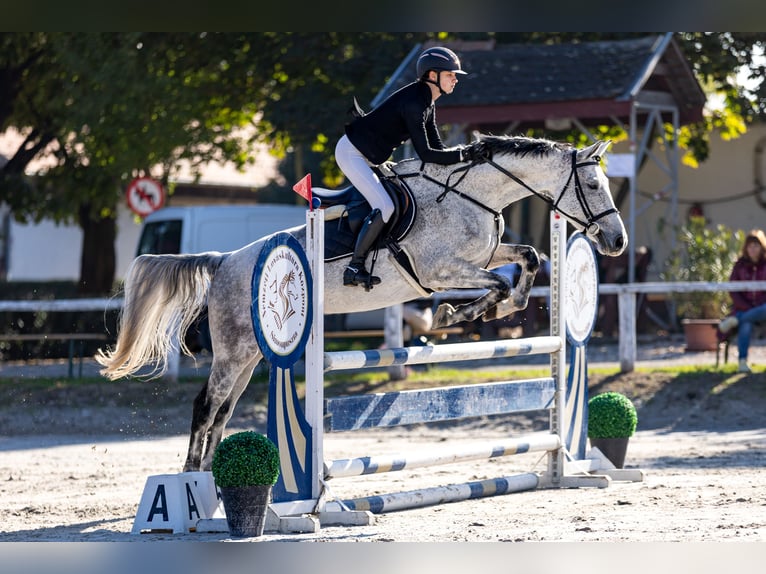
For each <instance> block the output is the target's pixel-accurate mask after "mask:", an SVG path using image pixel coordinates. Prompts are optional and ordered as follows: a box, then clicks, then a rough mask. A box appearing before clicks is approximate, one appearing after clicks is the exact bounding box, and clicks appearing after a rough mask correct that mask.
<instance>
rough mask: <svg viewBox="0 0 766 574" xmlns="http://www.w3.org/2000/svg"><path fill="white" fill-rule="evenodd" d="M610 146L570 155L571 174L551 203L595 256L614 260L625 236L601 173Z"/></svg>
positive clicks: (603, 144) (625, 243)
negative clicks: (592, 246)
mask: <svg viewBox="0 0 766 574" xmlns="http://www.w3.org/2000/svg"><path fill="white" fill-rule="evenodd" d="M610 144H611V142H609V141H606V142H603V141H600V142H596V143H594V144H593V145H590V146H588V147H586V148H584V149H581V150H577V151H576V152H574V151H573V152H571V160H570V161H571V166H570V167H571V173H570V175H569V177H568V179H567V183H566V185H565V186H564V187H563V188H562V189H561V191H560V193H559V195H558V197H554V198H553V200H554V207H555V208H556V209H557V211H558V212H559V213H561V215H563V216H564V217H565V218H567V219H568V220H569V221H570V222H571V223H572V224H573V225H575V226H576V227H577V228H578V229H580V230H581V231H582V232H583V233H585V235H586V236H587V237H588V239H590V240H591V241H592V242H593V243H594V244H595V245H596V249H597V250H598V251H599V253H601V254H603V255H609V256H612V257H614V256H617V255H620V254H621V253H622V252H623V251H625V248H626V247H627V246H628V234H627V231H626V230H625V225H624V223H623V221H622V218H621V217H620V213H619V211H617V208H616V207H615V205H614V199H613V198H612V193H611V191H610V189H609V179H608V178H607V177H606V174H604V171H603V170H602V169H601V158H602V157H603V155H604V153H605V152H606V149H607V148H608V147H609V145H610Z"/></svg>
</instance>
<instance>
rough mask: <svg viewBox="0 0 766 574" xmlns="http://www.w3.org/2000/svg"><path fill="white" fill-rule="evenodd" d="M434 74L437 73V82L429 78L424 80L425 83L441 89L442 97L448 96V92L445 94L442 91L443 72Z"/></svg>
mask: <svg viewBox="0 0 766 574" xmlns="http://www.w3.org/2000/svg"><path fill="white" fill-rule="evenodd" d="M434 72H436V81H435V82H434V81H433V80H431V79H429V78H428V77H426V79H425V80H423V81H424V82H426V83H428V84H433V85H434V86H436V87H437V88H439V91H440V92H441V95H442V96H446V95H447V92H445V91H444V90H443V89H442V72H441V70H434Z"/></svg>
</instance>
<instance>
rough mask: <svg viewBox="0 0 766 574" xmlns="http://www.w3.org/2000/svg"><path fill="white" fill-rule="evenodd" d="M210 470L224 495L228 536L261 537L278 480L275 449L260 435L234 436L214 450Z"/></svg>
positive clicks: (265, 437)
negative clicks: (273, 489)
mask: <svg viewBox="0 0 766 574" xmlns="http://www.w3.org/2000/svg"><path fill="white" fill-rule="evenodd" d="M211 470H212V472H213V479H214V480H215V483H216V485H217V486H218V488H219V489H220V491H221V499H222V500H223V508H224V511H225V512H226V523H227V524H228V526H229V533H230V534H231V535H232V536H236V537H250V536H261V535H262V534H263V529H264V526H265V524H266V511H267V509H268V506H269V502H270V500H271V489H272V487H273V486H274V484H275V483H276V482H277V478H279V451H278V450H277V447H276V445H275V444H274V443H273V442H271V440H270V439H269V438H268V437H267V436H265V435H262V434H259V433H257V432H253V431H243V432H238V433H235V434H232V435H230V436H228V437H226V438H225V439H223V440H222V441H221V442H220V444H219V445H218V447H217V448H216V449H215V452H214V453H213V464H212V469H211Z"/></svg>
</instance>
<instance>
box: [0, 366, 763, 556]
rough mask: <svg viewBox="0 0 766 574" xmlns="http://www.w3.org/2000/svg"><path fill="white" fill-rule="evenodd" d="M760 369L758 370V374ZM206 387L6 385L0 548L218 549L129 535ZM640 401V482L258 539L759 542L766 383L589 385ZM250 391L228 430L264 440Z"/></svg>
mask: <svg viewBox="0 0 766 574" xmlns="http://www.w3.org/2000/svg"><path fill="white" fill-rule="evenodd" d="M760 370H761V369H758V371H760ZM199 387H200V382H199V381H196V382H179V383H166V382H161V381H160V382H148V383H147V382H138V381H133V382H119V383H103V382H100V383H87V382H83V383H70V382H68V381H66V380H62V381H61V383H60V384H58V385H55V386H50V385H48V386H45V385H41V384H39V383H38V382H36V381H34V380H25V379H10V380H9V379H4V380H2V382H0V451H2V454H1V455H0V498H1V499H2V501H3V504H2V506H3V519H2V521H1V522H0V541H13V542H30V541H48V542H73V541H92V542H97V541H116V542H134V541H159V540H166V541H167V540H184V541H187V540H188V541H222V540H231V539H230V537H229V536H228V534H227V533H189V534H158V533H151V534H135V535H134V534H131V533H130V531H131V528H132V524H133V520H134V518H135V515H136V510H137V507H138V503H139V501H140V498H141V493H142V491H143V487H144V483H145V481H146V478H147V476H150V475H156V474H164V473H176V472H179V471H180V470H181V466H182V464H183V459H184V457H185V454H186V444H187V429H188V425H189V413H190V410H191V404H192V400H193V398H194V396H195V395H196V393H197V391H198V390H199ZM607 390H617V391H620V392H623V393H625V394H626V395H628V396H629V397H631V398H632V399H633V400H634V403H635V404H636V407H637V409H638V416H639V423H638V432H637V433H636V434H635V435H634V437H632V438H631V442H630V446H629V449H628V456H627V460H626V467H629V468H640V469H642V470H643V471H644V472H645V480H644V481H643V482H636V483H628V482H614V483H612V484H611V485H610V486H609V487H608V488H604V489H593V488H587V489H563V490H561V489H556V490H551V489H540V490H534V491H527V492H520V493H515V494H510V495H505V496H498V497H493V498H485V499H479V500H471V501H465V502H457V503H451V504H445V505H441V506H431V507H427V508H422V509H415V510H405V511H399V512H392V513H388V514H385V515H380V516H378V517H377V520H376V522H375V524H373V525H370V526H355V527H335V526H331V527H325V528H322V529H321V530H320V531H319V532H318V533H312V534H277V533H267V534H265V535H264V536H263V537H261V538H260V539H259V540H261V541H274V542H277V541H350V542H383V541H398V542H455V541H473V542H483V541H495V542H501V541H502V542H516V541H556V542H557V541H565V542H591V541H593V542H597V541H598V542H604V541H609V542H644V541H651V542H667V541H673V542H674V541H686V542H704V541H764V540H766V472H764V466H766V424H764V422H765V421H766V373H763V372H757V373H756V374H752V375H739V374H736V373H734V372H733V371H732V370H731V369H729V370H728V371H725V372H722V371H713V370H708V371H699V372H696V373H694V374H682V375H672V374H668V373H667V372H663V371H653V372H634V373H631V374H626V375H619V374H614V375H591V378H590V393H591V395H593V394H596V393H599V392H603V391H607ZM264 395H265V384H252V385H251V387H250V388H249V389H248V390H247V391H246V394H245V395H244V397H243V399H242V400H241V401H240V404H239V405H238V408H237V411H236V414H235V417H234V419H233V420H232V422H231V424H230V426H229V431H234V430H240V429H255V430H259V431H264V430H265V405H264V402H263V399H264ZM545 425H546V420H545V417H543V416H542V415H540V414H537V415H534V414H532V415H523V416H522V415H514V416H502V417H488V418H485V419H481V420H478V419H473V420H470V421H467V422H463V423H461V424H441V425H437V426H433V425H429V426H424V425H417V426H412V427H400V428H395V429H391V430H387V431H376V432H358V433H343V434H339V435H331V436H329V437H327V440H326V446H325V458H326V459H335V458H344V457H350V456H365V455H370V454H395V453H401V452H408V451H412V450H413V448H416V449H420V448H422V449H432V450H436V449H442V448H445V449H447V448H450V447H452V446H453V445H457V444H463V443H467V442H470V441H477V440H481V439H485V438H494V437H504V436H509V435H510V436H513V435H517V434H520V433H525V432H530V431H531V432H537V431H540V430H541V429H543V428H545ZM544 470H545V459H544V458H543V459H541V456H540V453H531V454H527V455H520V456H513V457H506V458H501V459H493V460H491V461H480V462H476V463H461V464H453V465H445V466H439V467H432V468H429V469H417V470H411V471H406V472H395V473H388V474H380V475H370V476H367V477H362V478H355V479H337V480H336V481H333V482H331V492H332V494H333V495H334V496H337V497H338V498H351V497H354V496H365V495H370V494H383V493H387V492H396V491H402V490H412V489H415V488H421V487H429V486H437V485H442V484H452V483H462V482H466V481H473V480H482V479H485V478H492V477H499V476H507V475H513V474H518V473H520V472H528V471H540V472H542V471H544Z"/></svg>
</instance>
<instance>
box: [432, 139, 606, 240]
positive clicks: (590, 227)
mask: <svg viewBox="0 0 766 574" xmlns="http://www.w3.org/2000/svg"><path fill="white" fill-rule="evenodd" d="M571 157H572V169H571V171H570V172H569V177H568V178H567V180H566V182H565V183H564V186H563V187H562V188H561V191H560V192H559V195H558V197H557V198H556V199H555V200H553V199H551V198H550V197H547V196H545V195H543V194H542V193H540V192H539V191H537V190H536V189H534V188H532V187H530V186H529V185H527V183H526V182H524V180H522V179H521V178H520V177H517V176H516V175H514V174H512V173H511V172H510V171H508V170H507V169H505V168H504V167H503V166H501V165H498V164H497V163H495V162H494V161H493V160H491V159H484V160H481V161H480V162H473V163H471V164H469V165H467V166H461V167H459V168H457V169H455V170H454V171H452V172H451V173H450V174H449V176H447V181H446V182H444V183H442V182H440V181H437V180H435V179H434V178H432V177H429V176H428V175H426V174H425V173H422V169H421V175H422V176H423V177H424V178H425V179H428V180H429V181H432V182H434V183H437V184H439V185H441V186H443V187H444V191H443V192H442V193H441V194H440V195H439V196H438V197H437V198H436V201H437V202H438V203H441V202H442V201H444V198H445V197H446V196H447V194H448V193H450V192H452V193H455V194H456V195H458V196H460V197H462V198H464V199H467V200H468V201H471V202H472V203H475V204H476V205H479V206H480V207H482V208H483V209H485V210H487V211H489V212H490V213H492V214H494V215H495V217H497V216H498V215H499V212H497V211H495V210H494V209H491V208H490V207H488V206H486V205H484V204H483V203H481V202H480V201H478V200H476V199H474V198H473V197H471V196H469V195H466V194H464V193H463V192H461V191H459V190H458V189H456V186H458V185H460V182H461V181H463V178H465V176H466V175H467V174H468V171H469V170H470V169H471V168H472V167H474V166H475V165H477V164H478V163H487V164H489V165H491V166H492V167H494V168H495V169H496V170H498V171H499V172H501V173H502V174H504V175H506V176H507V177H509V178H510V179H512V180H513V181H515V182H516V183H518V184H519V185H521V186H522V187H524V188H526V189H527V190H529V191H530V192H532V193H533V194H534V195H536V196H537V197H539V198H540V199H542V200H543V201H544V202H545V203H547V204H548V205H549V206H550V207H551V209H553V210H554V211H557V212H558V213H560V214H561V215H563V216H564V217H566V218H567V219H569V220H570V221H573V222H574V223H577V224H578V225H579V226H580V227H582V232H583V233H585V234H587V235H591V236H595V235H597V234H598V233H599V231H600V229H601V228H600V226H599V224H598V223H597V221H598V220H599V219H602V218H604V217H606V216H607V215H611V214H612V213H619V211H618V210H617V208H616V207H610V208H609V209H605V210H604V211H602V212H601V213H599V214H596V215H594V214H593V210H592V209H591V208H590V205H589V204H588V198H587V197H586V196H585V192H584V191H583V189H582V184H581V183H580V177H579V175H578V173H577V170H578V169H579V168H581V167H586V166H589V165H599V164H600V163H601V158H600V157H599V156H593V159H591V160H589V161H583V162H580V163H577V150H572V154H571ZM455 174H460V177H459V178H458V180H457V182H455V184H454V185H450V179H451V178H452V177H453V176H454V175H455ZM572 179H574V192H575V197H577V202H578V203H579V204H580V207H581V208H582V211H583V213H584V214H585V217H586V219H585V221H583V220H582V219H580V218H579V217H575V216H574V215H572V214H571V213H567V212H566V211H564V210H563V209H561V208H560V207H559V204H560V203H561V200H562V199H563V198H564V194H565V193H566V192H567V189H568V188H569V187H570V185H569V184H570V182H571V181H572Z"/></svg>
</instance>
